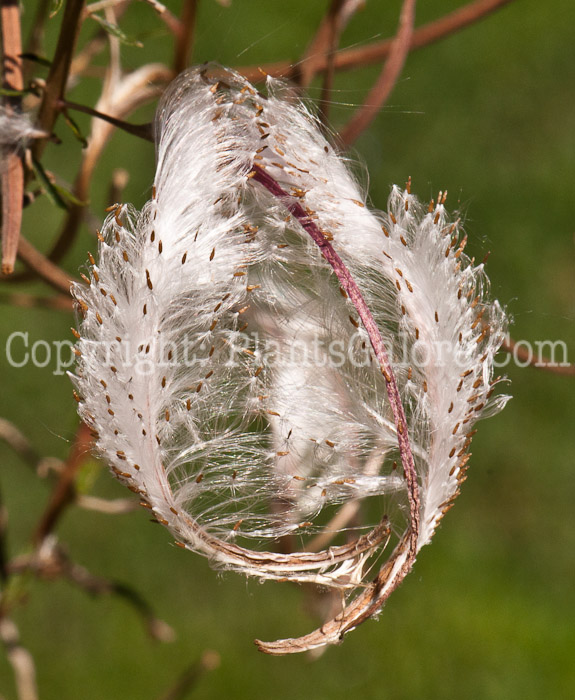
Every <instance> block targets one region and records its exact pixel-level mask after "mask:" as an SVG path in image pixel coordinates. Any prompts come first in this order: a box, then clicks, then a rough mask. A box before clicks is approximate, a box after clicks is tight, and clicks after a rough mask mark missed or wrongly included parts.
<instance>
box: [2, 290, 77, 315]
mask: <svg viewBox="0 0 575 700" xmlns="http://www.w3.org/2000/svg"><path fill="white" fill-rule="evenodd" d="M0 304H6V305H7V306H16V307H18V308H21V309H51V310H53V311H67V312H70V311H73V310H74V300H73V299H72V297H70V296H69V295H64V294H56V295H55V296H51V297H39V296H34V295H33V294H23V293H15V294H0Z"/></svg>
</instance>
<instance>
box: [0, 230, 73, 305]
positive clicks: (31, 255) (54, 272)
mask: <svg viewBox="0 0 575 700" xmlns="http://www.w3.org/2000/svg"><path fill="white" fill-rule="evenodd" d="M18 257H19V258H20V260H22V262H23V263H25V264H26V266H27V267H28V268H29V269H30V270H32V271H33V272H35V273H36V275H37V276H38V277H40V278H41V279H43V280H44V281H45V282H47V283H48V284H49V285H50V286H51V287H53V288H54V289H57V290H58V291H59V292H63V293H64V294H69V293H70V285H71V284H72V282H73V281H75V279H74V278H73V277H71V276H70V275H68V274H67V273H66V272H63V271H62V270H61V269H60V268H59V267H58V266H57V265H54V263H53V262H51V261H50V260H48V258H47V257H46V256H45V255H43V254H42V253H41V252H40V251H39V250H37V249H36V248H35V247H34V246H33V245H32V244H31V243H30V242H29V241H28V240H26V239H25V238H24V237H23V236H20V240H19V241H18ZM0 279H2V277H1V276H0ZM6 279H11V278H10V277H8V278H6Z"/></svg>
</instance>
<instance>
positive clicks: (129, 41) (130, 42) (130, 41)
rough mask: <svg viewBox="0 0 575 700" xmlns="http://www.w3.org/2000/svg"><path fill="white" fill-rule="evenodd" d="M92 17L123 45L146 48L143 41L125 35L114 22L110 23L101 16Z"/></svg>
mask: <svg viewBox="0 0 575 700" xmlns="http://www.w3.org/2000/svg"><path fill="white" fill-rule="evenodd" d="M90 17H91V18H92V19H95V20H96V22H98V24H100V25H101V26H102V27H103V28H104V29H105V30H106V31H107V32H108V33H109V34H111V35H112V36H115V37H116V38H117V39H119V40H120V41H121V42H122V44H126V45H127V46H137V47H138V48H142V47H143V46H144V45H143V44H142V42H141V41H138V40H137V39H134V38H133V37H129V36H128V35H127V34H125V33H124V32H123V31H122V30H121V29H120V27H118V25H117V24H112V22H108V20H106V19H104V18H103V17H100V16H99V15H90Z"/></svg>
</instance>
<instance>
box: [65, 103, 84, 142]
mask: <svg viewBox="0 0 575 700" xmlns="http://www.w3.org/2000/svg"><path fill="white" fill-rule="evenodd" d="M63 115H64V120H65V122H66V124H67V125H68V126H69V127H70V131H71V132H72V133H73V134H74V136H75V137H76V138H77V139H78V141H79V142H80V143H81V144H82V148H86V146H87V145H88V142H87V141H86V138H85V136H84V135H83V134H82V132H81V131H80V127H79V126H78V124H77V123H76V121H75V120H74V119H72V117H71V116H70V115H69V114H68V112H67V111H64V112H63Z"/></svg>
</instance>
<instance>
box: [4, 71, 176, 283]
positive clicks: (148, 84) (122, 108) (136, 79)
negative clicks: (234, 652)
mask: <svg viewBox="0 0 575 700" xmlns="http://www.w3.org/2000/svg"><path fill="white" fill-rule="evenodd" d="M171 77H172V72H171V71H170V70H169V69H168V68H166V67H165V66H162V65H159V64H149V65H146V66H143V67H142V68H139V69H137V70H135V71H134V72H133V73H130V74H129V75H127V76H124V77H123V78H122V80H121V81H120V85H119V86H118V87H117V89H116V90H115V93H116V94H117V95H118V96H119V97H118V98H117V101H116V102H113V103H110V101H109V100H108V99H104V100H103V102H104V105H103V108H104V109H105V110H106V111H105V112H102V111H100V110H98V109H92V108H91V107H87V106H84V105H79V104H77V103H75V102H67V101H65V100H61V101H60V104H61V105H66V106H68V107H69V108H70V109H78V110H79V111H82V112H86V113H87V114H90V115H92V116H93V117H95V118H96V119H98V122H95V123H94V125H93V126H92V133H91V136H90V139H89V142H88V147H87V148H86V149H85V150H84V153H83V160H82V165H81V167H80V172H79V173H78V175H77V177H76V181H75V183H74V190H73V191H74V196H75V197H76V198H77V199H79V200H80V201H81V202H83V201H86V200H88V199H89V190H90V182H91V179H92V175H93V172H94V168H95V167H96V164H97V163H98V160H99V158H100V155H101V153H102V151H103V149H104V147H105V146H106V144H107V143H108V140H109V139H110V137H111V135H112V133H113V131H114V127H118V128H121V129H123V130H125V131H129V132H130V133H132V134H133V135H136V136H139V137H141V138H145V139H146V140H152V132H151V125H146V124H141V125H137V124H129V123H128V122H125V121H123V118H124V117H126V116H128V115H129V114H130V113H131V112H133V111H134V110H136V109H137V108H138V107H140V106H142V105H143V104H146V103H147V102H148V101H149V100H151V99H155V98H156V97H157V96H158V95H159V94H160V93H161V91H162V86H163V85H164V84H165V83H167V82H168V81H169V80H170V79H171ZM156 83H158V84H156ZM101 101H102V100H101ZM98 104H100V103H98ZM84 212H85V207H83V206H78V205H75V204H71V205H70V208H69V210H68V215H67V217H66V220H65V222H64V226H63V228H62V231H61V232H60V235H59V236H58V239H57V240H56V242H55V243H54V245H53V247H52V250H51V251H50V252H49V253H48V254H47V256H46V257H45V258H44V259H45V260H46V261H48V262H51V263H57V262H59V261H60V260H61V259H62V258H63V257H64V255H65V254H66V253H67V252H68V250H69V249H70V247H71V246H72V244H73V242H74V240H75V238H76V234H77V233H78V229H79V227H80V224H81V222H82V219H83V216H84ZM53 267H54V268H55V269H58V268H57V267H56V266H55V265H54V266H53ZM29 278H30V275H29V274H28V273H27V272H26V271H24V272H21V273H18V274H16V275H14V276H13V277H11V278H10V281H14V282H23V281H25V280H27V279H29ZM68 288H69V285H68Z"/></svg>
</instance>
